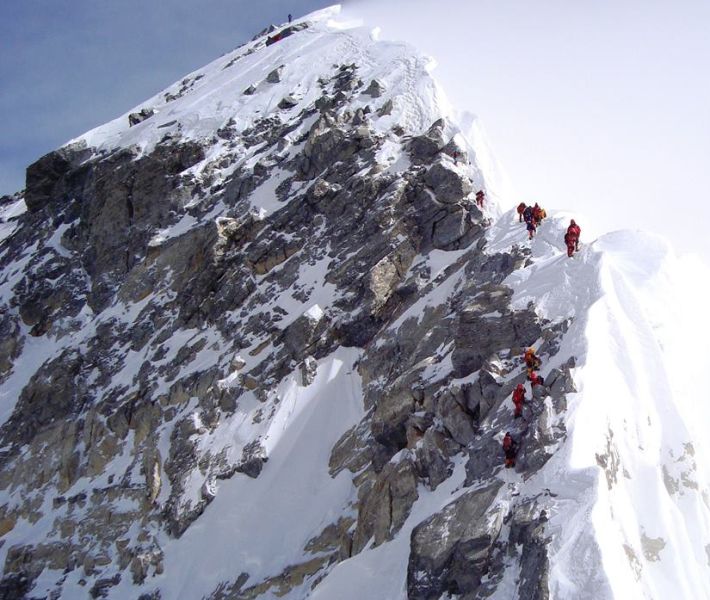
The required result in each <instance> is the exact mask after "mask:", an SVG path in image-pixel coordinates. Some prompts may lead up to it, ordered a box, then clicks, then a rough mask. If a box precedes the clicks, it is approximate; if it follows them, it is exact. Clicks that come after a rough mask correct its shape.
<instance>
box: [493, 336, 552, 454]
mask: <svg viewBox="0 0 710 600" xmlns="http://www.w3.org/2000/svg"><path fill="white" fill-rule="evenodd" d="M524 360H525V369H526V372H527V379H528V381H529V382H530V388H531V390H532V394H533V397H541V396H538V395H537V394H536V392H537V390H538V389H541V388H542V386H543V385H544V384H545V381H544V379H543V378H542V377H541V376H540V375H538V374H537V370H538V369H539V368H540V367H541V366H542V360H541V359H540V357H539V356H538V355H537V354H535V349H534V348H532V347H531V348H528V349H527V350H526V351H525V356H524ZM537 386H541V387H540V388H538V387H537ZM525 400H526V398H525V386H524V385H523V384H522V383H519V384H518V385H517V386H516V387H515V389H514V390H513V404H514V405H515V410H514V411H513V417H514V418H516V419H517V418H519V417H522V416H523V405H524V404H525ZM503 452H504V453H505V466H506V467H514V466H515V457H516V455H517V453H518V441H517V440H516V439H515V438H514V437H513V434H512V433H510V431H508V432H507V433H506V434H505V437H504V438H503Z"/></svg>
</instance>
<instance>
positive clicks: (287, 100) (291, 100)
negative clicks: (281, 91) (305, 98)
mask: <svg viewBox="0 0 710 600" xmlns="http://www.w3.org/2000/svg"><path fill="white" fill-rule="evenodd" d="M278 106H279V108H280V109H282V110H289V109H291V108H295V107H296V106H298V98H295V97H294V96H284V97H283V98H281V101H280V102H279V104H278Z"/></svg>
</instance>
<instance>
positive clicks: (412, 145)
mask: <svg viewBox="0 0 710 600" xmlns="http://www.w3.org/2000/svg"><path fill="white" fill-rule="evenodd" d="M445 125H446V123H445V122H444V120H443V119H439V120H438V121H435V122H434V123H433V124H432V125H431V127H429V129H428V130H427V132H426V133H424V134H423V135H420V136H417V137H415V138H412V140H411V141H410V142H409V153H410V154H411V156H412V158H413V159H415V160H418V161H424V162H429V161H431V159H432V158H434V156H436V154H437V153H438V152H439V150H441V149H442V148H443V147H444V144H445V141H444V127H445Z"/></svg>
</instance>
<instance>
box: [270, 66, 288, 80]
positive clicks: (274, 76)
mask: <svg viewBox="0 0 710 600" xmlns="http://www.w3.org/2000/svg"><path fill="white" fill-rule="evenodd" d="M283 72H284V65H281V66H280V67H276V68H275V69H274V70H273V71H271V72H270V73H269V74H268V75H267V76H266V81H267V82H268V83H279V82H280V81H281V77H282V75H283Z"/></svg>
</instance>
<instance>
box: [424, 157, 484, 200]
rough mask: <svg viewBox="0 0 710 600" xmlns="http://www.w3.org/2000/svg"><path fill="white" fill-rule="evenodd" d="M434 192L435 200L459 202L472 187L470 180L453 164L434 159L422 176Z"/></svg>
mask: <svg viewBox="0 0 710 600" xmlns="http://www.w3.org/2000/svg"><path fill="white" fill-rule="evenodd" d="M424 181H425V182H426V184H427V185H428V186H429V187H430V188H431V189H432V191H433V192H434V196H435V197H436V199H437V201H439V202H441V203H443V204H454V203H456V202H461V201H462V200H463V199H464V198H466V196H468V195H469V194H470V193H471V190H472V189H473V187H472V185H471V181H470V180H469V179H468V178H467V177H466V176H465V175H463V174H462V173H461V172H460V171H459V170H458V169H457V168H456V167H455V165H452V164H451V163H450V162H448V161H447V162H445V161H443V160H438V161H436V162H435V163H434V164H433V165H432V166H431V167H430V168H429V170H428V171H427V173H426V176H425V177H424Z"/></svg>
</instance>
